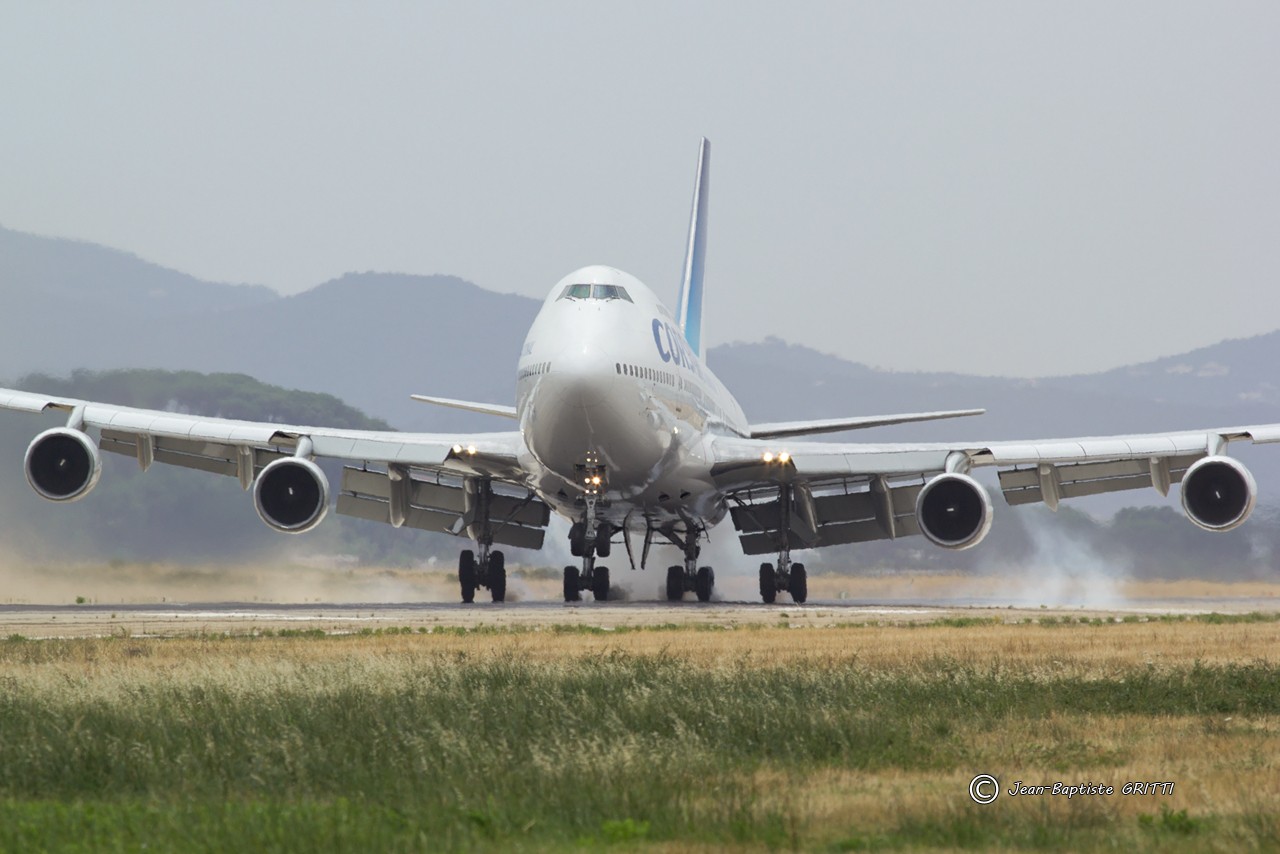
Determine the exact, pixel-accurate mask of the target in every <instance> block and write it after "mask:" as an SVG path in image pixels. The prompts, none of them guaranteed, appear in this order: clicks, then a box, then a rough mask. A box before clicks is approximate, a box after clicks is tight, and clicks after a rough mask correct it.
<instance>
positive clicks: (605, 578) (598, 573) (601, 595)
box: [591, 566, 609, 602]
mask: <svg viewBox="0 0 1280 854" xmlns="http://www.w3.org/2000/svg"><path fill="white" fill-rule="evenodd" d="M591 595H592V596H594V597H596V601H597V602H604V601H606V600H607V599H608V598H609V567H607V566H597V567H595V568H594V569H593V570H592V573H591Z"/></svg>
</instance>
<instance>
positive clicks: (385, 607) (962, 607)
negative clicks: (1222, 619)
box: [0, 597, 1280, 639]
mask: <svg viewBox="0 0 1280 854" xmlns="http://www.w3.org/2000/svg"><path fill="white" fill-rule="evenodd" d="M1258 610H1264V611H1276V610H1280V603H1277V602H1275V601H1259V600H1257V599H1237V598H1228V597H1207V598H1206V597H1198V598H1184V599H1177V600H1163V601H1157V600H1146V601H1144V600H1134V601H1131V602H1127V603H1124V604H1123V605H1118V606H1114V607H1084V606H1061V607H1052V608H1050V607H1028V606H1027V605H1025V604H1018V605H1015V604H1000V603H997V602H992V601H976V600H975V601H963V600H962V601H957V600H955V599H948V600H922V599H917V600H911V599H903V598H883V599H867V600H861V601H853V600H819V601H811V602H809V603H807V604H805V605H796V604H794V603H790V602H780V603H777V604H774V605H764V604H761V603H758V602H749V601H726V602H707V603H699V602H693V601H688V602H679V603H668V602H603V603H598V602H591V601H587V602H579V603H565V602H557V601H522V602H508V603H502V604H494V603H491V602H477V603H475V604H471V605H463V604H461V603H451V602H422V603H403V602H398V603H377V602H333V603H295V604H289V603H271V604H268V603H263V602H163V603H150V604H114V605H100V604H83V605H38V604H4V605H0V637H9V636H13V635H21V636H23V637H26V638H33V639H34V638H56V637H105V636H110V635H128V636H133V637H167V636H190V635H198V634H222V633H231V634H251V633H253V632H256V631H263V630H267V629H270V630H273V631H274V630H280V629H298V630H314V629H318V630H320V631H323V632H326V633H335V634H338V633H342V634H346V633H356V632H361V631H366V630H378V629H383V630H386V629H392V628H394V629H405V628H407V629H410V630H412V631H415V632H418V631H421V632H430V631H432V630H435V629H458V628H464V629H477V628H486V627H488V628H509V629H527V630H534V629H540V628H548V629H550V628H554V627H558V626H582V627H592V628H598V629H602V630H606V631H607V630H610V629H617V628H621V627H627V628H634V627H654V626H663V625H672V624H674V625H686V626H688V625H693V626H696V625H703V626H725V627H729V626H748V625H751V624H760V625H773V626H776V625H787V626H790V627H794V628H804V627H809V626H813V627H826V626H839V625H861V624H868V623H870V624H902V623H930V622H936V621H938V620H942V619H946V618H956V617H969V618H988V619H990V618H998V619H1000V620H1001V621H1003V622H1022V621H1025V620H1038V619H1043V618H1044V617H1053V618H1060V617H1063V616H1069V617H1072V618H1078V619H1092V618H1107V619H1117V620H1119V619H1124V618H1125V617H1132V616H1136V617H1137V618H1138V619H1143V618H1150V617H1153V616H1158V615H1162V614H1196V613H1210V612H1218V613H1246V612H1249V611H1258Z"/></svg>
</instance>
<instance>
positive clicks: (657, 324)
mask: <svg viewBox="0 0 1280 854" xmlns="http://www.w3.org/2000/svg"><path fill="white" fill-rule="evenodd" d="M662 326H663V324H662V321H660V320H658V318H656V317H655V318H654V319H653V343H654V344H657V345H658V355H659V356H661V357H662V361H664V362H670V361H671V353H669V352H667V350H666V349H664V348H663V346H662ZM669 335H670V333H668V336H669ZM667 340H670V338H669V337H668V339H667Z"/></svg>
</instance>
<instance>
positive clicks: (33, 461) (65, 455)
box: [23, 427, 102, 501]
mask: <svg viewBox="0 0 1280 854" xmlns="http://www.w3.org/2000/svg"><path fill="white" fill-rule="evenodd" d="M23 467H24V468H25V469H26V471H27V483H29V484H31V488H32V489H34V490H35V491H36V492H37V493H38V494H39V495H40V497H42V498H47V499H48V500H50V501H79V500H80V499H81V498H84V497H85V496H86V495H88V494H89V491H90V490H91V489H93V487H94V486H95V485H96V484H97V483H98V478H99V477H101V476H102V458H101V457H100V456H99V454H98V446H97V445H96V444H95V443H94V441H93V440H92V439H90V438H89V437H88V436H87V435H85V434H84V433H82V432H81V431H79V430H72V429H70V428H68V427H55V428H53V429H52V430H46V431H44V432H43V433H41V434H40V435H39V436H36V437H35V438H34V439H32V440H31V444H30V445H28V446H27V456H26V459H25V461H24V462H23Z"/></svg>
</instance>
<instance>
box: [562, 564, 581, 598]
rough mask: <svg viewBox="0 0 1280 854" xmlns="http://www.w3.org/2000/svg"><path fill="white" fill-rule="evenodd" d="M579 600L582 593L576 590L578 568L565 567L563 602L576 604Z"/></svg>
mask: <svg viewBox="0 0 1280 854" xmlns="http://www.w3.org/2000/svg"><path fill="white" fill-rule="evenodd" d="M581 599H582V592H581V591H580V590H579V589H578V568H577V567H576V566H566V567H565V568H564V601H566V602H578V601H580V600H581Z"/></svg>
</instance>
